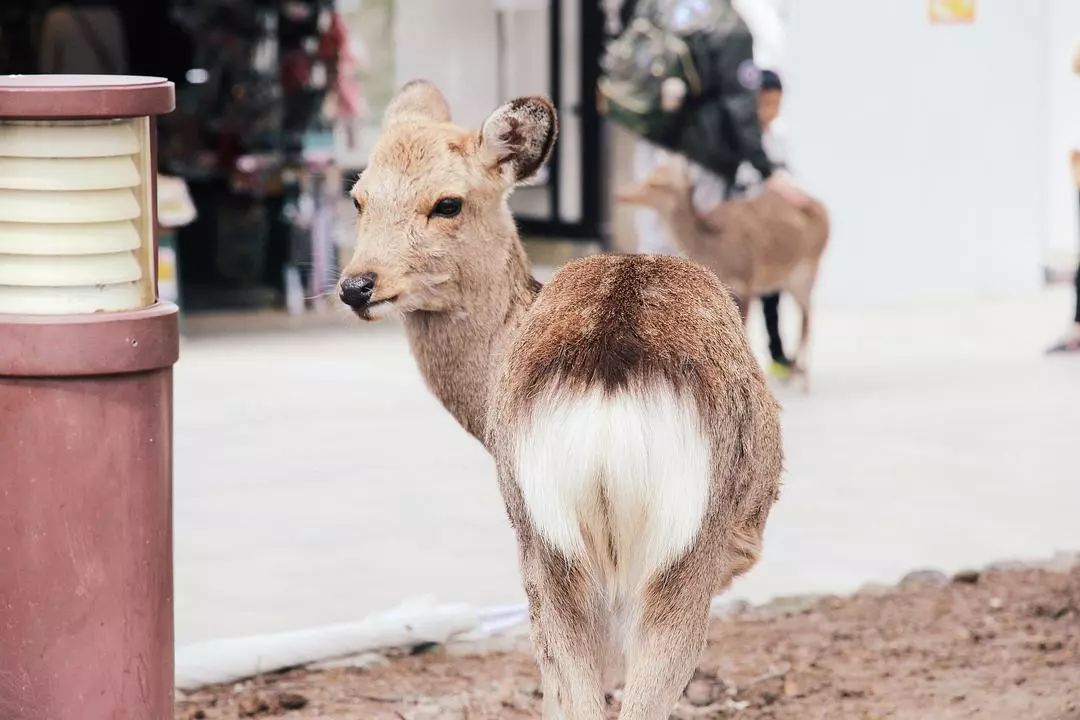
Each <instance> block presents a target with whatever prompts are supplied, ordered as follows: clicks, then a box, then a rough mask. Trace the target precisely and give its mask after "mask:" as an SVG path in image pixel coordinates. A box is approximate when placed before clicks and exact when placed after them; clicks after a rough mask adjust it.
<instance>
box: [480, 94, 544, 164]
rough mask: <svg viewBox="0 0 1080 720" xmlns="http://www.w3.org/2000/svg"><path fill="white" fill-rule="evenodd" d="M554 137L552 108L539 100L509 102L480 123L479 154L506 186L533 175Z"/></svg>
mask: <svg viewBox="0 0 1080 720" xmlns="http://www.w3.org/2000/svg"><path fill="white" fill-rule="evenodd" d="M556 134H558V121H557V120H556V118H555V107H554V106H553V105H552V104H551V101H550V100H548V99H547V98H543V97H524V98H518V99H517V100H511V101H510V102H508V103H506V104H505V105H503V106H502V107H500V108H499V109H498V110H496V111H495V112H493V113H491V116H490V117H489V118H488V119H487V120H485V121H484V125H483V127H481V128H480V153H481V156H482V157H483V159H484V161H485V162H486V163H488V164H489V165H490V166H491V167H493V168H497V169H498V170H499V172H501V173H502V174H503V176H504V177H506V178H507V179H508V180H509V181H510V182H512V183H520V182H524V181H525V180H528V179H529V178H531V177H532V176H534V175H536V173H537V171H539V170H540V166H541V165H543V164H544V161H545V160H547V158H548V155H550V154H551V147H552V146H553V145H554V144H555V136H556Z"/></svg>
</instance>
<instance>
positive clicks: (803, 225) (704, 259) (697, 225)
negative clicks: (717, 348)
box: [619, 162, 829, 375]
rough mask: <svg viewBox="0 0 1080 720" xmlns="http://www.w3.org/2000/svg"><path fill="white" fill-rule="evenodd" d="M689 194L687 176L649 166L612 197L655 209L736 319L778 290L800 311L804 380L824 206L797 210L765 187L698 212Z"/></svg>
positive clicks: (673, 168)
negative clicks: (711, 278)
mask: <svg viewBox="0 0 1080 720" xmlns="http://www.w3.org/2000/svg"><path fill="white" fill-rule="evenodd" d="M691 195H692V187H691V186H690V180H689V175H688V173H687V172H686V171H685V168H684V167H683V166H681V165H680V164H679V163H678V162H673V163H670V164H667V165H661V166H659V167H657V168H656V169H655V170H654V171H653V172H652V173H651V174H650V176H649V177H648V178H646V179H645V182H644V183H643V184H641V185H640V186H638V187H636V188H631V189H627V190H624V191H622V192H620V193H619V199H620V200H622V201H624V202H627V203H630V204H633V205H643V206H646V207H651V208H654V209H655V210H656V211H657V212H659V213H660V217H661V219H662V220H663V222H664V225H665V227H666V229H667V231H668V232H669V233H670V235H671V238H672V240H674V242H675V244H676V245H677V246H678V247H679V248H681V249H682V251H683V252H685V253H686V255H687V257H690V258H692V259H694V260H696V261H697V262H699V263H701V264H702V265H704V266H705V267H707V268H709V269H710V270H712V271H713V272H714V273H716V275H717V277H719V278H720V281H721V282H723V283H724V285H726V286H727V287H728V289H729V290H731V292H732V294H733V295H734V296H735V302H736V303H737V304H738V306H739V309H740V312H741V313H742V316H743V320H744V322H745V320H746V317H747V315H748V312H749V307H750V304H751V302H752V301H753V300H754V298H756V297H758V296H760V295H765V294H768V293H772V292H776V291H778V290H783V291H786V292H788V293H790V294H791V296H792V297H793V298H794V299H795V302H796V303H797V304H798V305H799V309H800V310H801V312H802V330H801V334H800V336H799V345H798V349H797V350H796V353H795V357H794V360H795V366H796V368H797V369H798V370H799V371H801V372H802V373H803V374H804V375H805V374H806V371H807V367H806V365H807V362H808V353H809V340H810V315H811V296H812V295H813V290H814V285H815V283H816V281H817V274H818V267H819V266H820V264H821V256H822V253H824V252H825V246H826V244H827V243H828V239H829V217H828V213H827V212H826V210H825V206H824V205H822V204H821V203H820V202H818V201H817V200H813V199H811V200H809V202H808V203H806V205H805V206H804V207H798V206H796V205H793V204H792V203H791V202H789V201H788V200H786V199H785V198H783V197H781V196H780V195H779V194H778V193H776V192H773V191H770V190H768V189H766V190H765V191H764V192H762V193H761V194H759V195H756V196H754V197H748V198H739V199H736V200H731V201H728V202H724V203H721V204H720V205H718V206H717V207H716V208H714V209H713V210H711V211H709V212H707V213H705V214H699V213H698V212H697V211H696V210H695V208H694V206H693V203H692V200H691Z"/></svg>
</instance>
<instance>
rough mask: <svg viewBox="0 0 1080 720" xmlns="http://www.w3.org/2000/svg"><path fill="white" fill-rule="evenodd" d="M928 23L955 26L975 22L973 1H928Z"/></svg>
mask: <svg viewBox="0 0 1080 720" xmlns="http://www.w3.org/2000/svg"><path fill="white" fill-rule="evenodd" d="M929 2H930V22H932V23H937V24H950V25H951V24H955V23H972V22H975V0H929Z"/></svg>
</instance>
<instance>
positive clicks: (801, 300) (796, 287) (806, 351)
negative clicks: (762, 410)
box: [790, 266, 817, 392]
mask: <svg viewBox="0 0 1080 720" xmlns="http://www.w3.org/2000/svg"><path fill="white" fill-rule="evenodd" d="M816 275H817V267H816V266H813V267H807V268H805V269H803V270H801V272H800V273H799V276H798V277H797V278H796V281H795V282H794V283H792V287H791V289H790V291H791V296H792V297H793V298H795V302H796V303H797V304H798V306H799V311H800V312H801V314H802V326H801V327H800V331H799V345H798V348H797V349H796V350H795V357H794V361H795V367H796V368H798V371H799V374H800V375H801V376H802V382H803V389H804V390H806V392H809V391H810V373H809V363H810V315H811V295H812V294H813V290H814V280H815V277H816Z"/></svg>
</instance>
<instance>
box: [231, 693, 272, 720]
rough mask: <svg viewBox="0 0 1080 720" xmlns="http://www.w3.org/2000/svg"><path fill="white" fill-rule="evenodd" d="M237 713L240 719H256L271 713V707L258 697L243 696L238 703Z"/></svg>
mask: <svg viewBox="0 0 1080 720" xmlns="http://www.w3.org/2000/svg"><path fill="white" fill-rule="evenodd" d="M236 711H237V713H238V714H239V715H240V717H255V716H256V715H261V714H262V713H266V712H270V705H269V704H267V702H266V701H265V700H263V699H262V698H261V697H259V696H258V695H243V696H241V697H240V698H239V699H238V700H237V701H236Z"/></svg>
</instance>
